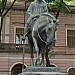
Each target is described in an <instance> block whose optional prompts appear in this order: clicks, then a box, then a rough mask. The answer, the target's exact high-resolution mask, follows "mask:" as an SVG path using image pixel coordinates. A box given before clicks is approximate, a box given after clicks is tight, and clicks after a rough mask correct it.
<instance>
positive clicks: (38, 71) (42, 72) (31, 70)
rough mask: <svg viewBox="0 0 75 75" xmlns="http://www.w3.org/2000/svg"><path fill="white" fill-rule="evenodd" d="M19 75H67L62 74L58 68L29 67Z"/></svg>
mask: <svg viewBox="0 0 75 75" xmlns="http://www.w3.org/2000/svg"><path fill="white" fill-rule="evenodd" d="M19 75H67V74H65V73H60V72H59V69H58V68H57V67H27V68H26V69H24V70H23V71H22V73H21V74H19Z"/></svg>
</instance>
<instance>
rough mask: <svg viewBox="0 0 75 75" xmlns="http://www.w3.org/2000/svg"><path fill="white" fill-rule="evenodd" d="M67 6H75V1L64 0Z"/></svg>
mask: <svg viewBox="0 0 75 75" xmlns="http://www.w3.org/2000/svg"><path fill="white" fill-rule="evenodd" d="M64 2H65V3H66V4H67V5H72V6H75V0H64Z"/></svg>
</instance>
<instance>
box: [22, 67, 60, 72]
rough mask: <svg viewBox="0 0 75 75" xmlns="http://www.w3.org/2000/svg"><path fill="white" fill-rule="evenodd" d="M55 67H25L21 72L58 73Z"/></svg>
mask: <svg viewBox="0 0 75 75" xmlns="http://www.w3.org/2000/svg"><path fill="white" fill-rule="evenodd" d="M58 71H59V69H58V68H57V67H27V68H26V69H24V70H23V71H22V72H58Z"/></svg>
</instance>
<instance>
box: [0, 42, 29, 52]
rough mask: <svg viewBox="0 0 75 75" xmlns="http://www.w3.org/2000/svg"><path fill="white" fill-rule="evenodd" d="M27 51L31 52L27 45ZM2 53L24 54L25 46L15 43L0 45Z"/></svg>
mask: <svg viewBox="0 0 75 75" xmlns="http://www.w3.org/2000/svg"><path fill="white" fill-rule="evenodd" d="M25 51H26V52H29V45H28V44H26V45H25ZM1 52H7V53H11V52H18V53H19V52H21V53H22V52H23V44H14V43H0V53H1Z"/></svg>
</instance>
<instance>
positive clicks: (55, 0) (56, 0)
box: [48, 0, 75, 19]
mask: <svg viewBox="0 0 75 75" xmlns="http://www.w3.org/2000/svg"><path fill="white" fill-rule="evenodd" d="M48 1H50V2H48V7H49V9H50V10H51V11H52V10H53V9H54V8H55V9H57V11H56V13H55V15H56V19H57V18H58V16H59V13H60V12H62V11H63V12H64V13H67V14H69V13H70V14H71V13H73V14H74V13H75V12H72V11H71V10H70V8H69V6H70V5H71V6H75V0H48ZM53 12H54V11H53Z"/></svg>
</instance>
